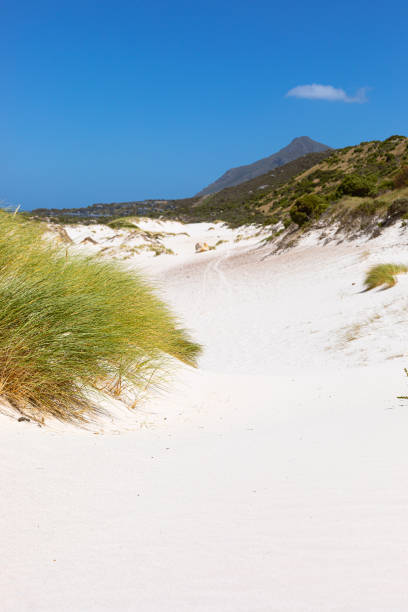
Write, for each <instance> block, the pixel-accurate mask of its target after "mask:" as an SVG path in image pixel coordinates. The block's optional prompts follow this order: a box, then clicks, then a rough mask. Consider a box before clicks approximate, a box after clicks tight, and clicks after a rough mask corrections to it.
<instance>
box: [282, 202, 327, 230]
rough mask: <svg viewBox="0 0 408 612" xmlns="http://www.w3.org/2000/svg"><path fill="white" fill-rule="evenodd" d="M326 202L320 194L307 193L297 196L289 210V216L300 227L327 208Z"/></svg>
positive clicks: (317, 216)
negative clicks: (297, 198)
mask: <svg viewBox="0 0 408 612" xmlns="http://www.w3.org/2000/svg"><path fill="white" fill-rule="evenodd" d="M327 205H328V204H327V202H326V200H325V199H324V198H322V197H321V196H318V195H315V194H307V195H304V196H303V197H301V198H299V200H297V201H296V202H295V204H294V205H293V206H292V208H291V209H290V211H289V215H290V218H291V219H292V221H293V222H294V223H296V224H297V225H299V227H301V226H302V225H305V223H309V222H310V221H312V220H313V219H317V218H319V217H320V215H321V214H322V213H323V211H324V210H325V209H326V208H327Z"/></svg>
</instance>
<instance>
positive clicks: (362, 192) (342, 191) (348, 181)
mask: <svg viewBox="0 0 408 612" xmlns="http://www.w3.org/2000/svg"><path fill="white" fill-rule="evenodd" d="M375 183H376V177H371V176H360V175H359V174H348V175H347V176H346V177H345V178H344V179H343V181H342V182H341V183H340V185H339V186H338V188H337V193H338V195H339V196H343V195H350V196H358V197H361V198H363V197H365V196H368V195H373V194H374V191H375V189H374V187H375Z"/></svg>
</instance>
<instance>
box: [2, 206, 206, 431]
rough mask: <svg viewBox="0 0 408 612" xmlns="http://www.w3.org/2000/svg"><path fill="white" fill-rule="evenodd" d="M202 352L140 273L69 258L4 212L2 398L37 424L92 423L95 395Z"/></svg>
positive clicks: (155, 376) (150, 377) (155, 375)
mask: <svg viewBox="0 0 408 612" xmlns="http://www.w3.org/2000/svg"><path fill="white" fill-rule="evenodd" d="M199 352H200V346H199V345H198V344H196V343H195V342H193V341H192V340H191V339H190V337H189V335H188V333H187V332H186V331H185V330H184V329H183V328H182V327H181V326H180V324H179V322H178V320H177V319H176V318H175V317H174V315H173V314H172V313H171V312H170V310H169V309H168V308H167V306H166V305H165V304H164V303H163V302H162V301H161V300H160V299H159V298H158V297H157V295H156V293H155V291H154V290H153V289H152V288H151V287H150V286H149V284H148V283H146V282H145V281H144V280H143V279H142V278H141V277H140V275H138V274H137V273H135V272H133V271H132V272H128V271H126V270H125V269H123V268H121V267H120V266H119V265H118V264H116V263H114V262H101V261H99V260H98V261H96V260H95V259H92V258H84V257H71V256H70V257H68V256H67V255H64V253H61V250H60V249H59V248H58V247H57V246H52V245H51V244H50V242H49V241H48V240H46V239H45V238H44V231H43V230H42V229H41V227H40V226H39V225H38V224H34V223H32V222H29V221H26V220H23V219H21V218H19V216H18V215H16V216H13V215H11V214H10V213H8V212H5V211H0V396H2V397H4V398H6V399H7V400H8V401H9V402H10V403H11V404H12V405H13V406H14V407H15V408H17V409H18V410H20V411H22V412H23V413H25V414H27V413H29V414H30V415H34V416H35V415H36V416H37V417H39V418H43V417H44V416H51V415H52V416H54V417H57V418H58V419H62V420H71V421H81V420H85V421H86V420H87V419H88V418H89V417H90V415H91V414H92V413H93V411H95V410H96V409H97V406H96V405H95V404H94V403H92V401H91V400H90V399H89V398H90V394H89V390H92V389H97V390H102V391H103V392H106V393H110V394H113V395H120V392H121V390H122V389H123V388H124V387H126V386H128V387H129V386H134V387H136V388H139V389H140V388H144V387H145V386H146V384H148V382H149V381H154V380H160V379H161V377H162V376H163V373H164V371H165V369H166V364H167V363H168V362H169V359H170V360H171V358H176V359H178V360H181V361H183V362H185V363H187V364H190V365H195V363H196V358H197V356H198V354H199Z"/></svg>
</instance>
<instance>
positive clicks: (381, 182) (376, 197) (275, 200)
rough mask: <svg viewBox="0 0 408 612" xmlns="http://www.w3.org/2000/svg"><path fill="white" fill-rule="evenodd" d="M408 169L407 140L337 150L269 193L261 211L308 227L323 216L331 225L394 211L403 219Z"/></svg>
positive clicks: (368, 143) (405, 208) (397, 138)
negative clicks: (333, 221) (334, 222)
mask: <svg viewBox="0 0 408 612" xmlns="http://www.w3.org/2000/svg"><path fill="white" fill-rule="evenodd" d="M407 168H408V139H407V138H405V137H404V136H392V137H391V138H388V139H387V140H385V141H384V142H379V141H373V142H367V143H361V144H360V145H358V146H355V147H347V148H345V149H340V150H336V151H334V152H333V153H332V154H331V155H330V156H329V157H327V158H326V159H325V160H323V161H322V162H320V163H319V164H317V165H315V166H313V167H312V168H309V169H308V170H307V171H306V172H303V173H301V174H299V175H297V176H296V177H294V178H292V179H290V180H289V181H288V182H287V183H286V184H285V185H283V186H281V187H279V188H278V189H276V190H274V191H272V192H270V193H268V194H265V196H264V198H263V199H262V200H261V201H260V202H259V204H258V206H259V209H260V210H261V211H262V212H263V214H264V215H265V216H266V217H267V218H269V217H270V216H271V215H272V217H273V221H274V222H278V221H282V222H283V223H284V224H285V223H288V222H293V223H294V224H296V225H297V226H298V227H303V228H304V227H305V226H307V225H310V224H312V223H313V222H315V221H316V220H317V219H318V218H319V217H321V216H322V215H323V214H324V215H325V216H326V217H328V218H330V219H331V220H333V219H334V218H336V217H339V218H341V219H342V221H343V223H345V224H347V222H348V221H355V220H356V219H357V218H359V219H360V220H364V219H365V220H368V219H369V218H370V217H373V216H374V215H378V214H383V215H385V216H387V213H388V212H389V213H390V214H391V215H392V216H393V217H396V216H403V215H404V214H406V212H408V206H407V204H408V200H407V202H406V203H405V200H406V198H407V195H408V193H407V187H408V170H407ZM398 199H399V200H400V201H399V203H398ZM395 202H397V205H395ZM396 209H398V212H397V210H396ZM301 213H302V214H301ZM347 217H348V219H347Z"/></svg>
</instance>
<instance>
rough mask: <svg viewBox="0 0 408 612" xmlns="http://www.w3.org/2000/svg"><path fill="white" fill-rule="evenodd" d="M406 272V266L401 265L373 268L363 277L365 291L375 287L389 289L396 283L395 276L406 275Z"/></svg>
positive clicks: (407, 268)
mask: <svg viewBox="0 0 408 612" xmlns="http://www.w3.org/2000/svg"><path fill="white" fill-rule="evenodd" d="M406 272H408V266H404V265H402V264H380V265H378V266H373V267H372V268H370V269H369V271H368V272H367V275H366V277H365V280H364V284H365V287H366V289H365V290H366V291H370V290H371V289H374V288H375V287H384V289H390V288H391V287H393V286H394V285H395V284H396V283H397V279H396V276H397V274H406Z"/></svg>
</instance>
